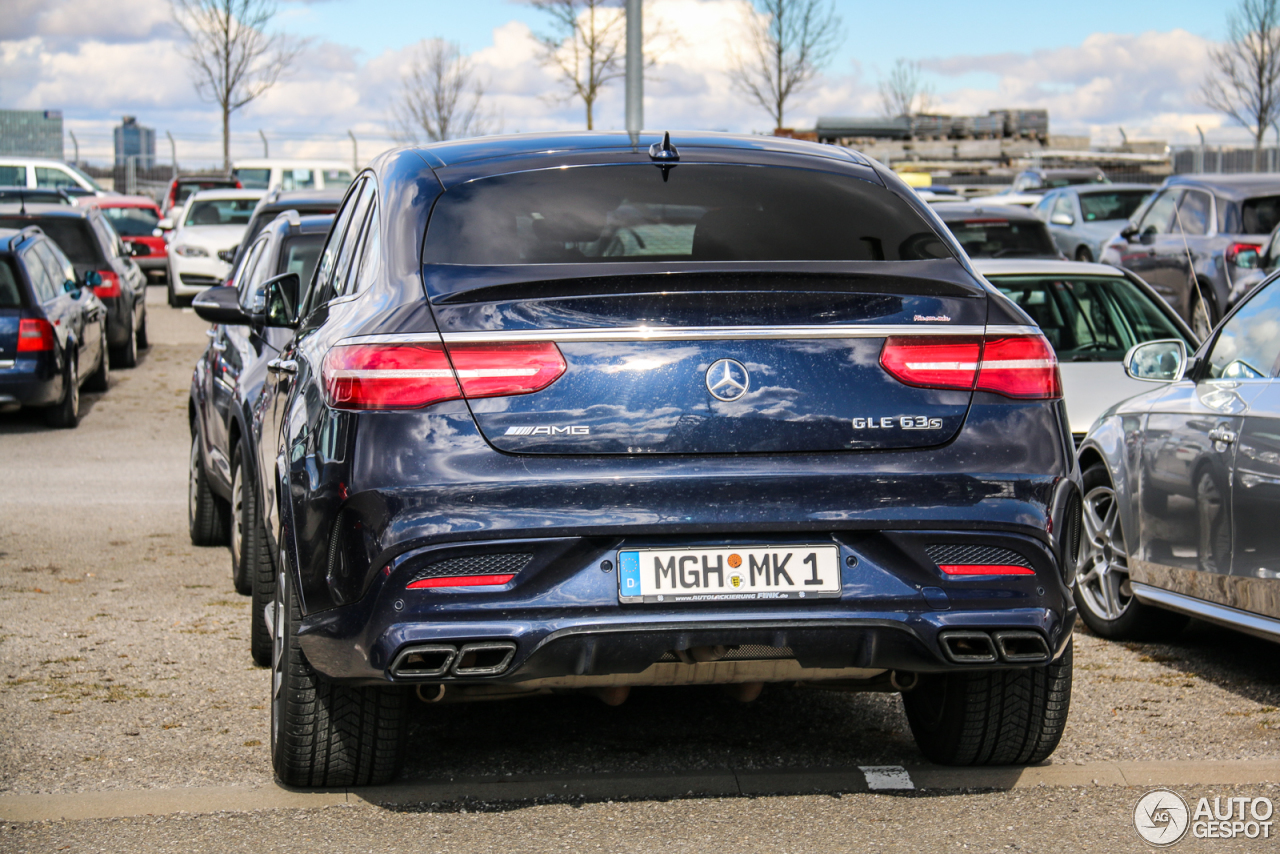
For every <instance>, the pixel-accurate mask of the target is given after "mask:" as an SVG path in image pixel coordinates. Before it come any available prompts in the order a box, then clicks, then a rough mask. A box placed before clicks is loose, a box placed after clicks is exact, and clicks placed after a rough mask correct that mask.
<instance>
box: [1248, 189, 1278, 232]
mask: <svg viewBox="0 0 1280 854" xmlns="http://www.w3.org/2000/svg"><path fill="white" fill-rule="evenodd" d="M1240 216H1241V218H1242V219H1243V220H1244V223H1243V225H1244V228H1243V229H1242V231H1241V233H1242V234H1270V233H1271V232H1272V231H1273V230H1274V229H1275V227H1276V226H1277V225H1280V196H1260V197H1258V198H1256V199H1245V200H1244V203H1243V204H1241V205H1240Z"/></svg>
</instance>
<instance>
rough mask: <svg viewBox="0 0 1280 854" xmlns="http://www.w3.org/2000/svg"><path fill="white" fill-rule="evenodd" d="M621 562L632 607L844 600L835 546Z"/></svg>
mask: <svg viewBox="0 0 1280 854" xmlns="http://www.w3.org/2000/svg"><path fill="white" fill-rule="evenodd" d="M615 558H616V566H617V567H618V601H619V602H622V603H626V604H670V603H673V602H676V603H678V602H732V601H750V602H754V601H765V600H780V599H785V600H796V599H838V598H840V594H841V588H842V586H843V581H842V578H841V563H842V562H841V560H840V547H839V546H837V545H835V544H834V543H783V544H770V543H754V544H736V545H732V546H705V547H698V546H691V547H682V546H675V547H666V546H657V547H645V548H639V547H638V548H621V549H618V550H617V552H616V553H615ZM690 558H692V561H693V563H692V564H690V563H689V562H688V559H690ZM717 558H718V560H717ZM734 558H736V559H737V560H736V562H735V560H734ZM735 575H736V576H737V577H738V581H737V583H736V584H735V582H734V576H735ZM688 582H696V584H692V583H688ZM712 582H717V583H716V584H714V585H713V584H712ZM806 582H807V583H806ZM815 582H816V583H815ZM664 583H665V584H669V585H671V586H670V587H669V588H664ZM637 590H638V591H639V592H637Z"/></svg>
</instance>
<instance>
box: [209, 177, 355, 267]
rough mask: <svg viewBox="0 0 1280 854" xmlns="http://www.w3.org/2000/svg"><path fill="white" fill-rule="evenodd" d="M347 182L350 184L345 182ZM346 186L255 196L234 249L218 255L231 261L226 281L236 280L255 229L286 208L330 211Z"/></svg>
mask: <svg viewBox="0 0 1280 854" xmlns="http://www.w3.org/2000/svg"><path fill="white" fill-rule="evenodd" d="M347 186H349V184H348V185H347ZM346 191H347V187H346V186H343V187H342V188H341V189H335V190H281V189H279V188H277V189H274V190H270V191H268V192H267V194H266V195H265V196H263V197H262V198H261V199H259V200H258V205H257V207H255V208H254V209H253V215H252V216H250V217H249V225H248V226H247V227H246V228H245V230H244V237H243V238H242V239H241V240H240V242H239V243H238V244H237V245H236V246H235V248H234V249H227V250H224V251H223V252H222V254H221V256H220V257H221V258H222V259H223V260H224V261H229V262H230V263H231V273H229V274H228V276H227V278H226V279H225V280H224V281H223V284H225V285H231V284H234V283H235V278H236V276H237V275H238V273H237V271H238V270H239V269H240V263H241V262H242V261H243V260H244V256H245V251H246V250H247V249H248V247H249V246H251V245H253V241H254V239H255V238H256V237H257V236H258V233H259V232H260V231H262V229H263V228H265V227H266V225H267V223H269V222H272V221H273V220H274V219H275V218H276V217H278V216H280V214H282V213H284V212H285V211H297V212H298V215H299V216H315V215H320V214H332V213H334V212H335V211H336V210H337V209H338V205H339V204H340V203H341V202H342V196H343V194H344V193H346Z"/></svg>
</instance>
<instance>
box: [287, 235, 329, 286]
mask: <svg viewBox="0 0 1280 854" xmlns="http://www.w3.org/2000/svg"><path fill="white" fill-rule="evenodd" d="M325 237H326V235H324V234H299V235H297V236H295V237H290V238H288V239H287V240H285V242H284V248H283V250H282V251H281V252H280V269H279V270H277V271H276V275H280V274H282V273H297V274H298V279H299V281H301V282H302V286H303V287H306V285H307V282H310V281H311V274H312V273H313V272H315V269H316V261H317V260H318V259H319V258H320V250H321V249H323V248H324V240H325Z"/></svg>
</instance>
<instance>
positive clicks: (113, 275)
mask: <svg viewBox="0 0 1280 854" xmlns="http://www.w3.org/2000/svg"><path fill="white" fill-rule="evenodd" d="M98 275H99V276H101V277H102V284H100V285H98V286H97V287H95V288H94V289H93V292H94V294H96V295H97V297H98V298H99V299H109V298H111V297H118V296H120V274H119V273H117V272H115V271H114V270H99V271H98Z"/></svg>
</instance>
